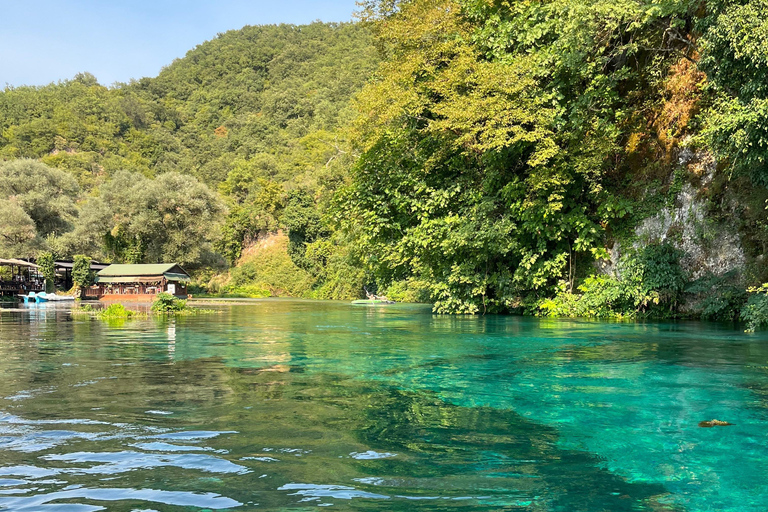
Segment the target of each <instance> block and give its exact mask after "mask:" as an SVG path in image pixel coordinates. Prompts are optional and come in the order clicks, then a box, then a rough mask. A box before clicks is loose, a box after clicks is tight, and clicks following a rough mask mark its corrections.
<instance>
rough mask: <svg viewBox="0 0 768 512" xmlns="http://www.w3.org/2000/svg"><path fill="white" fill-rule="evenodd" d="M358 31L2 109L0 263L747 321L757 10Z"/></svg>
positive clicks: (370, 19) (761, 58) (585, 4)
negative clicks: (25, 261) (130, 269)
mask: <svg viewBox="0 0 768 512" xmlns="http://www.w3.org/2000/svg"><path fill="white" fill-rule="evenodd" d="M360 17H361V22H360V23H357V24H339V25H327V24H320V23H316V24H312V25H309V26H303V27H294V26H275V27H246V28H244V29H243V30H241V31H233V32H228V33H226V34H223V35H221V36H220V37H218V38H216V39H215V40H213V41H210V42H207V43H204V44H202V45H200V46H199V47H197V48H196V49H194V50H192V51H190V52H189V54H188V55H187V56H186V57H185V58H184V59H181V60H178V61H176V62H174V63H173V64H171V65H170V66H169V67H168V68H166V69H164V70H163V71H162V72H161V73H160V75H159V76H158V77H156V78H145V79H141V80H139V81H137V82H133V83H130V84H124V85H119V86H117V87H113V88H105V87H102V86H100V85H98V84H96V83H95V79H94V78H93V77H90V76H88V75H80V76H78V77H75V79H73V80H71V81H66V82H62V83H60V84H55V85H50V86H47V87H42V88H24V87H22V88H15V89H8V90H6V91H4V92H3V93H1V94H0V125H1V126H2V137H1V138H0V157H2V158H4V159H5V160H6V161H7V163H5V164H3V165H2V167H1V168H0V172H2V173H5V174H4V175H5V176H9V177H10V176H12V175H13V176H16V175H19V176H21V175H24V176H26V178H23V179H22V178H19V179H18V180H17V181H19V184H18V185H12V186H11V185H8V186H6V185H4V184H2V183H0V191H2V196H1V197H0V200H2V201H3V203H1V204H2V206H1V207H2V208H3V209H4V210H6V211H8V212H9V214H8V215H7V218H8V219H14V220H12V221H11V220H9V221H7V222H4V223H2V225H0V230H2V233H0V235H2V237H3V240H4V241H3V242H2V247H3V250H4V251H5V252H6V253H8V252H13V253H14V254H15V255H17V256H19V255H23V254H20V251H21V252H22V253H23V252H25V251H26V252H25V254H33V253H34V252H35V251H39V250H50V251H54V252H56V253H58V254H74V253H75V252H78V253H85V254H88V255H90V256H93V257H98V258H101V259H111V260H115V261H155V260H158V259H168V258H173V259H175V260H178V261H180V262H182V263H185V264H187V265H189V266H191V267H193V268H198V269H205V268H208V269H218V271H219V272H222V271H223V269H224V267H225V265H226V263H228V264H230V265H236V267H235V268H233V270H232V271H231V272H224V273H223V274H222V273H220V275H218V276H217V277H214V279H212V280H211V281H210V283H209V286H210V288H211V290H212V291H215V292H222V291H223V292H227V291H229V292H235V291H240V292H243V293H245V292H248V291H249V290H250V291H251V292H254V293H256V292H258V291H259V290H261V291H262V292H263V291H265V290H266V291H271V292H272V293H277V292H278V290H282V291H281V293H282V292H285V291H286V288H290V290H288V292H287V293H290V294H293V295H301V296H314V297H320V298H346V297H350V296H355V295H357V294H359V293H360V291H361V289H362V286H363V285H367V286H368V287H369V288H370V289H376V290H378V291H379V292H380V293H387V294H389V295H390V296H392V297H394V298H398V299H402V300H422V301H429V302H432V303H434V304H435V309H436V311H439V312H450V313H485V312H523V313H529V314H543V315H567V316H598V317H606V316H614V317H636V316H643V315H646V316H664V317H679V316H695V317H703V318H710V319H720V320H733V319H736V318H739V317H741V318H743V319H745V320H748V321H750V322H751V325H752V326H757V325H759V324H760V323H761V322H763V320H764V319H765V318H768V299H766V293H765V292H766V287H762V288H756V287H759V286H760V285H761V283H763V282H765V281H766V280H768V270H767V269H766V266H765V253H766V250H768V215H767V214H766V200H768V162H766V155H768V152H767V151H768V128H767V127H768V122H766V121H768V119H766V116H768V114H766V113H767V112H768V109H766V104H767V103H766V102H768V76H766V69H768V68H767V67H766V65H768V46H766V42H765V41H766V37H765V36H766V33H768V23H766V21H765V20H766V19H768V2H766V1H764V0H748V1H732V0H712V1H703V2H702V1H700V0H697V1H692V0H691V1H688V0H683V1H679V0H677V1H671V0H670V1H666V0H662V1H658V0H656V1H650V0H619V1H610V2H608V1H602V0H589V1H584V0H548V1H544V2H489V1H485V0H438V1H435V0H410V1H397V0H382V1H370V2H367V3H365V4H364V5H362V6H361V13H360ZM19 159H22V160H19ZM23 159H32V160H23ZM22 168H23V169H26V170H25V171H24V173H26V174H24V173H20V171H19V169H22ZM38 176H44V177H45V179H42V180H41V179H37V178H36V177H38ZM3 179H4V180H5V179H6V178H3ZM14 179H16V178H14ZM8 180H10V178H8ZM8 183H10V181H8ZM14 183H15V182H14ZM53 190H59V191H61V193H60V194H58V197H60V200H59V201H60V204H59V203H56V204H54V203H49V204H46V205H44V206H45V207H44V208H43V207H42V206H41V207H39V208H38V207H37V206H36V207H34V208H33V207H32V206H30V205H31V204H38V203H36V202H35V201H38V200H39V198H40V197H46V196H50V195H51V194H52V192H51V191H53ZM48 210H50V211H48ZM279 231H281V232H282V233H283V234H285V235H287V239H286V238H284V237H283V235H280V236H276V233H278V232H279ZM270 234H271V235H273V240H272V241H271V242H269V243H265V237H267V236H269V235H270ZM246 249H247V250H246ZM244 250H245V251H244ZM259 251H262V252H259ZM225 262H226V263H225ZM206 281H207V279H206ZM281 283H292V284H291V285H290V286H287V285H286V286H283V287H282V288H281ZM291 290H292V291H291Z"/></svg>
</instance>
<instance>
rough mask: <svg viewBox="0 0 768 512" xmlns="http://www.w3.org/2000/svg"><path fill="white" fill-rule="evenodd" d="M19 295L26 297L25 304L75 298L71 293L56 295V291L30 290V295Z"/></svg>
mask: <svg viewBox="0 0 768 512" xmlns="http://www.w3.org/2000/svg"><path fill="white" fill-rule="evenodd" d="M19 297H21V298H22V299H24V304H28V303H30V302H38V303H40V302H49V301H50V302H64V301H74V300H75V297H70V296H69V295H56V294H55V293H45V292H40V293H35V292H29V294H28V295H19Z"/></svg>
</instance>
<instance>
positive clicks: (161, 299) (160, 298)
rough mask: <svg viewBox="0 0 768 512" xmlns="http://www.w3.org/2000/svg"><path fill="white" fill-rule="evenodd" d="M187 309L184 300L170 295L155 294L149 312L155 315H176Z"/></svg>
mask: <svg viewBox="0 0 768 512" xmlns="http://www.w3.org/2000/svg"><path fill="white" fill-rule="evenodd" d="M189 309H190V307H189V306H187V301H186V300H182V299H177V298H176V297H174V296H173V295H171V294H170V293H159V294H157V297H155V300H154V301H153V302H152V306H151V310H152V311H153V312H155V313H176V312H180V311H187V310H189Z"/></svg>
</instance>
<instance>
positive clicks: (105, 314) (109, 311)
mask: <svg viewBox="0 0 768 512" xmlns="http://www.w3.org/2000/svg"><path fill="white" fill-rule="evenodd" d="M137 314H138V312H137V311H133V310H132V309H126V307H125V306H123V305H122V304H112V305H110V306H109V307H108V308H106V309H103V310H101V311H99V312H98V313H96V316H98V317H99V318H102V319H110V318H132V317H134V316H135V315H137Z"/></svg>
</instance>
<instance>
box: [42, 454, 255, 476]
mask: <svg viewBox="0 0 768 512" xmlns="http://www.w3.org/2000/svg"><path fill="white" fill-rule="evenodd" d="M41 458H42V459H43V460H48V461H60V462H69V463H89V462H90V463H97V464H99V465H98V466H92V467H88V468H77V469H72V470H69V471H68V472H69V473H75V474H105V475H114V474H119V473H124V472H126V471H131V470H134V469H155V468H159V467H168V466H173V467H179V468H182V469H191V470H198V471H204V472H206V473H235V474H245V473H248V472H250V470H249V469H248V468H245V467H243V466H240V465H238V464H235V463H233V462H230V461H228V460H224V459H220V458H218V457H213V456H211V455H205V454H191V453H184V454H155V453H142V452H134V451H128V450H126V451H122V452H100V453H95V452H75V453H67V454H52V455H46V456H44V457H41Z"/></svg>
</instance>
